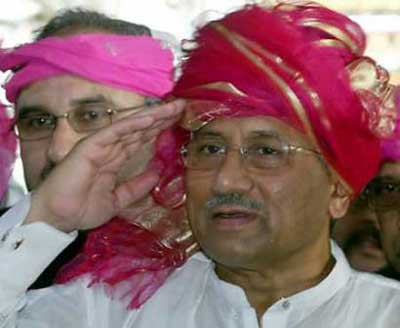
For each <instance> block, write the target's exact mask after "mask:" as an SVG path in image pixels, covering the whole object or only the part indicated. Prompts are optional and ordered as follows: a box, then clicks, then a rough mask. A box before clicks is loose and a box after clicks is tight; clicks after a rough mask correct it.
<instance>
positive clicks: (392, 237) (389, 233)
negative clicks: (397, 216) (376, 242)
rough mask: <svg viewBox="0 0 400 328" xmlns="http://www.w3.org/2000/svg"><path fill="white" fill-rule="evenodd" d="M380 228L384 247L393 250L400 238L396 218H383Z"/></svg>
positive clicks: (389, 250)
mask: <svg viewBox="0 0 400 328" xmlns="http://www.w3.org/2000/svg"><path fill="white" fill-rule="evenodd" d="M380 229H381V236H382V244H383V248H384V249H385V250H386V251H388V252H391V251H392V250H393V248H394V247H395V244H396V242H397V240H400V229H399V227H398V226H397V225H396V220H394V219H393V218H391V217H385V218H381V224H380Z"/></svg>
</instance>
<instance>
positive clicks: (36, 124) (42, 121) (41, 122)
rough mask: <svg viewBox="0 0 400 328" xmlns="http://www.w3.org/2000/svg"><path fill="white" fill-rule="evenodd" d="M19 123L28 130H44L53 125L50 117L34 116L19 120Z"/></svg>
mask: <svg viewBox="0 0 400 328" xmlns="http://www.w3.org/2000/svg"><path fill="white" fill-rule="evenodd" d="M21 123H22V124H23V125H24V126H26V127H27V128H30V129H40V128H46V127H49V126H52V125H53V120H52V118H51V116H34V117H26V118H23V119H21Z"/></svg>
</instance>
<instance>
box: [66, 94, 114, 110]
mask: <svg viewBox="0 0 400 328" xmlns="http://www.w3.org/2000/svg"><path fill="white" fill-rule="evenodd" d="M102 103H107V104H110V101H109V100H108V99H107V98H106V97H104V96H103V95H97V96H94V97H87V98H80V99H74V100H71V101H70V104H71V106H72V107H79V106H85V105H92V104H102Z"/></svg>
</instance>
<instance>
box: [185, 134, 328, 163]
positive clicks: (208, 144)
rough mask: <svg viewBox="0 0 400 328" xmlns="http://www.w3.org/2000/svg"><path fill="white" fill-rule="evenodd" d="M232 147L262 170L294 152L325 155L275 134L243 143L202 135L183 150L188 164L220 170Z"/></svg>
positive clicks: (282, 160) (286, 161) (246, 160)
mask: <svg viewBox="0 0 400 328" xmlns="http://www.w3.org/2000/svg"><path fill="white" fill-rule="evenodd" d="M232 150H237V151H238V152H239V154H240V156H241V159H242V161H243V162H244V163H245V165H246V167H248V168H254V169H262V170H264V169H274V168H280V167H284V166H286V165H287V164H288V163H289V157H290V155H291V154H293V153H297V152H304V153H312V154H316V155H318V156H320V155H321V154H320V153H319V152H318V151H316V150H314V149H308V148H304V147H300V146H296V145H289V144H286V143H284V142H283V141H281V140H280V139H279V138H277V137H275V136H274V137H262V138H257V140H254V141H252V142H251V143H250V144H249V145H247V146H241V147H237V146H230V145H225V144H223V143H221V142H218V141H211V140H207V139H206V138H205V139H204V140H202V139H201V138H198V139H194V140H192V141H190V142H189V144H188V145H187V146H186V147H183V148H182V149H181V154H182V158H183V162H184V164H185V166H186V167H187V168H190V169H196V170H216V169H218V168H220V167H221V166H222V165H223V163H224V161H225V158H226V156H227V154H228V152H229V151H232Z"/></svg>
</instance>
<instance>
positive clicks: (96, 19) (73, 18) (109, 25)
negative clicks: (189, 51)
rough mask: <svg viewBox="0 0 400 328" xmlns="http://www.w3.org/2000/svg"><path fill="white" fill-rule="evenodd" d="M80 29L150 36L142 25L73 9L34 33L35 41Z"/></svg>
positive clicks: (146, 28)
mask: <svg viewBox="0 0 400 328" xmlns="http://www.w3.org/2000/svg"><path fill="white" fill-rule="evenodd" d="M80 29H95V30H96V29H98V30H103V31H109V32H111V33H115V34H122V35H148V36H151V32H150V29H149V28H148V27H146V26H144V25H139V24H134V23H130V22H127V21H123V20H120V19H114V18H111V17H108V16H106V15H104V14H102V13H99V12H96V11H92V10H87V9H82V8H75V9H67V10H64V11H62V12H60V13H59V14H57V15H56V16H55V17H53V18H52V19H51V20H50V21H49V22H48V23H47V24H46V25H44V26H43V27H42V28H40V29H38V30H37V31H35V34H36V37H35V40H36V41H37V40H41V39H44V38H47V37H49V36H54V35H57V34H59V33H61V32H63V31H69V30H80Z"/></svg>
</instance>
